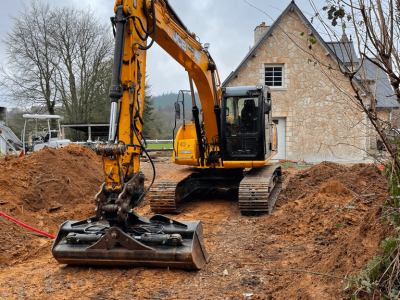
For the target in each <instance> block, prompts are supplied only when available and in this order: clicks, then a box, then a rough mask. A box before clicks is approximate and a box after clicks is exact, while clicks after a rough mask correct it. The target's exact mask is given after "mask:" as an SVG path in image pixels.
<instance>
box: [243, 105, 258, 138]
mask: <svg viewBox="0 0 400 300" xmlns="http://www.w3.org/2000/svg"><path fill="white" fill-rule="evenodd" d="M256 122H257V110H256V105H255V103H254V100H253V99H247V100H244V106H243V108H242V113H241V124H240V125H241V127H242V131H244V132H247V133H252V132H255V131H256V130H255V129H256Z"/></svg>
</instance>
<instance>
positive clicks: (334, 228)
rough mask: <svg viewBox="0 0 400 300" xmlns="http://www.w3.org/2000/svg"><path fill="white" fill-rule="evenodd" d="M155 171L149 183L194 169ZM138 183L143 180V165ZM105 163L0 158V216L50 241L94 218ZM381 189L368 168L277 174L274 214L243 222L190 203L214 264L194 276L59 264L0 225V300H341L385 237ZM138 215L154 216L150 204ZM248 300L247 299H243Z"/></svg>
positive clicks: (30, 239)
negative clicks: (70, 223)
mask: <svg viewBox="0 0 400 300" xmlns="http://www.w3.org/2000/svg"><path fill="white" fill-rule="evenodd" d="M161 160H162V161H159V162H157V163H156V170H157V180H165V179H168V178H173V177H174V176H177V174H179V173H181V172H185V173H187V174H189V173H190V172H191V170H192V169H191V168H188V167H181V166H177V165H175V164H173V163H171V162H170V161H169V160H167V161H164V159H161ZM141 169H142V170H143V172H144V173H145V175H146V182H145V183H146V184H149V183H150V180H151V175H152V170H151V167H150V164H149V163H142V166H141ZM102 181H103V171H102V162H101V159H99V157H97V156H96V155H95V154H94V152H93V151H92V150H90V149H86V148H83V147H79V146H76V145H70V146H68V147H67V148H64V149H60V150H54V149H45V150H43V151H40V152H37V153H34V154H33V155H31V156H28V157H23V158H16V157H5V158H4V159H0V211H2V212H4V213H6V214H9V215H11V216H12V217H14V218H16V219H18V220H20V221H22V222H24V223H27V224H28V225H31V226H33V227H35V228H38V229H40V230H43V231H46V232H49V233H51V234H53V235H56V233H57V230H58V227H59V225H60V224H61V223H62V222H64V221H65V220H68V219H69V220H79V219H84V218H87V217H89V216H92V215H93V212H94V201H93V199H94V195H95V194H96V193H97V192H98V189H99V187H100V185H101V183H102ZM387 196H388V195H387V182H386V180H385V179H384V176H383V175H382V173H381V171H379V170H378V169H377V168H376V167H374V166H372V165H363V164H357V165H353V166H350V167H349V166H343V165H338V164H334V163H327V162H325V163H321V164H319V165H315V166H312V167H311V168H310V169H306V170H304V169H293V168H290V169H287V170H284V192H283V193H282V194H281V196H280V197H279V199H278V202H277V207H276V209H275V210H274V212H273V214H272V215H265V216H257V217H244V216H241V215H240V213H239V211H238V208H237V201H235V200H229V199H225V200H222V199H219V200H217V199H209V200H201V201H200V200H198V201H192V202H191V203H190V205H189V206H188V207H187V208H186V210H185V211H184V212H183V213H181V214H180V215H174V216H171V217H173V218H175V219H177V220H193V221H195V220H202V222H203V227H204V236H205V244H206V248H207V250H208V251H209V253H210V254H211V255H212V259H211V261H210V263H209V264H207V265H206V266H205V267H204V268H203V269H202V270H200V271H187V270H174V269H169V270H168V269H156V268H101V267H77V266H67V265H60V264H58V263H57V262H56V261H55V260H54V259H53V257H52V255H51V246H52V242H53V241H52V240H51V239H50V238H44V237H38V236H35V235H31V234H26V232H28V231H29V230H28V229H25V228H23V227H21V226H19V225H17V224H15V223H13V222H12V221H9V220H7V219H5V218H4V217H0V299H21V298H25V299H126V298H128V299H130V298H135V299H349V297H348V293H347V292H345V291H343V290H342V287H343V285H344V284H345V282H346V281H345V280H340V279H335V278H332V277H325V276H317V275H312V274H309V273H295V272H272V271H260V272H256V271H257V270H263V269H284V270H287V269H299V270H308V271H312V272H319V273H324V274H330V275H334V276H337V277H341V278H344V277H346V276H347V277H348V276H350V275H354V274H356V273H358V272H359V271H360V270H361V269H363V268H365V266H366V263H367V261H368V260H369V259H371V258H372V256H373V255H376V254H377V253H378V249H377V248H376V246H377V245H378V244H379V243H380V241H381V240H382V239H383V238H384V237H386V236H388V235H390V232H391V229H390V227H389V226H387V225H386V223H383V224H382V223H381V222H380V219H379V218H380V209H379V207H378V206H377V205H381V204H382V203H383V202H384V200H385V199H386V197H387ZM137 211H138V212H139V213H140V214H142V215H144V216H147V217H149V216H151V212H150V208H149V205H148V199H145V201H144V202H143V204H142V205H141V206H140V207H139V208H138V209H137ZM244 294H246V295H247V296H246V295H244ZM250 295H251V296H250Z"/></svg>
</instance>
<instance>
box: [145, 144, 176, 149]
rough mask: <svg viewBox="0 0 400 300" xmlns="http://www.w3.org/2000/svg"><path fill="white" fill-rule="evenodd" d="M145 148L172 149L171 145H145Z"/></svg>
mask: <svg viewBox="0 0 400 300" xmlns="http://www.w3.org/2000/svg"><path fill="white" fill-rule="evenodd" d="M147 148H150V149H158V148H172V144H147Z"/></svg>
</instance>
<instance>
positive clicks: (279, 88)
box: [269, 87, 287, 92]
mask: <svg viewBox="0 0 400 300" xmlns="http://www.w3.org/2000/svg"><path fill="white" fill-rule="evenodd" d="M269 88H270V89H271V91H285V92H286V91H287V88H283V87H276V88H274V87H269Z"/></svg>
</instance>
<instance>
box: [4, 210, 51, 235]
mask: <svg viewBox="0 0 400 300" xmlns="http://www.w3.org/2000/svg"><path fill="white" fill-rule="evenodd" d="M0 215H2V216H4V217H6V218H7V219H10V220H11V221H14V222H15V223H17V224H19V225H21V226H24V227H26V228H28V229H30V230H33V231H36V232H37V233H40V234H43V235H45V236H48V237H51V238H52V239H55V238H56V237H55V236H52V235H51V234H48V233H46V232H43V231H40V230H37V229H35V228H33V227H31V226H28V225H25V224H24V223H21V222H20V221H17V220H15V219H14V218H11V217H10V216H7V215H6V214H5V213H2V212H1V211H0Z"/></svg>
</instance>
